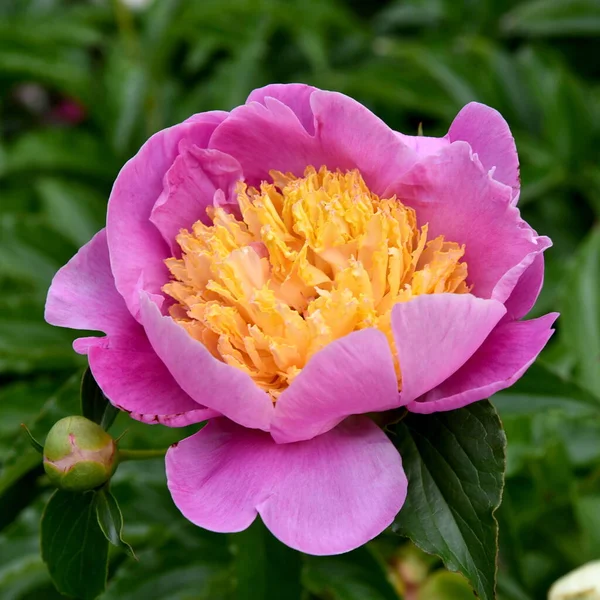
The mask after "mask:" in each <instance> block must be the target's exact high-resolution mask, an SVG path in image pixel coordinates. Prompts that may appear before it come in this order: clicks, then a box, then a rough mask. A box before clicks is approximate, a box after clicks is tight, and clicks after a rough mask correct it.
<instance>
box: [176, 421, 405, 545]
mask: <svg viewBox="0 0 600 600" xmlns="http://www.w3.org/2000/svg"><path fill="white" fill-rule="evenodd" d="M167 481H168V485H169V490H170V491H171V495H172V496H173V500H174V502H175V504H176V505H177V507H178V508H179V510H180V511H181V512H182V513H183V515H184V516H185V517H186V518H187V519H189V520H190V521H191V522H192V523H195V524H196V525H199V526H201V527H204V528H206V529H210V530H211V531H218V532H235V531H241V530H243V529H246V528H247V527H248V526H249V525H250V524H251V523H252V522H253V521H254V519H255V518H256V515H257V513H258V514H260V515H261V517H262V519H263V521H264V523H265V525H266V526H267V527H268V528H269V529H270V531H271V532H272V533H273V534H274V535H275V536H276V537H277V538H278V539H280V540H281V541H282V542H283V543H284V544H287V545H288V546H290V547H292V548H295V549H297V550H300V551H302V552H307V553H309V554H316V555H328V554H338V553H341V552H347V551H349V550H352V549H354V548H357V547H358V546H360V545H362V544H364V543H365V542H367V541H369V540H370V539H372V538H373V537H375V536H376V535H377V534H379V533H381V531H383V530H384V529H385V528H386V527H387V526H388V525H389V524H390V523H391V522H392V520H393V519H394V517H395V516H396V514H397V513H398V511H399V510H400V508H401V507H402V505H403V504H404V500H405V498H406V488H407V481H406V476H405V474H404V471H403V469H402V461H401V459H400V455H399V454H398V451H397V450H396V448H395V447H394V446H393V444H392V443H391V442H390V441H389V439H388V438H387V437H386V435H385V434H384V433H383V431H381V430H380V429H379V428H378V427H377V426H376V425H375V424H374V423H373V422H372V421H371V420H369V419H368V418H366V417H353V418H351V419H348V420H347V421H344V422H343V423H341V424H340V425H338V426H337V427H336V428H335V429H332V430H330V431H328V432H327V433H325V434H323V435H320V436H318V437H316V438H314V439H312V440H308V441H304V442H298V443H294V444H276V443H275V442H274V441H273V439H272V438H271V436H270V435H268V434H266V433H263V432H260V431H256V430H249V429H244V428H242V427H239V426H238V425H235V424H234V423H232V422H231V421H228V420H226V419H214V420H212V421H211V422H210V423H209V424H208V425H207V426H206V427H205V428H204V429H202V430H201V431H200V432H198V433H197V434H195V435H193V436H191V437H189V438H187V439H185V440H183V441H182V442H179V444H176V445H175V446H173V447H171V449H169V451H168V453H167Z"/></svg>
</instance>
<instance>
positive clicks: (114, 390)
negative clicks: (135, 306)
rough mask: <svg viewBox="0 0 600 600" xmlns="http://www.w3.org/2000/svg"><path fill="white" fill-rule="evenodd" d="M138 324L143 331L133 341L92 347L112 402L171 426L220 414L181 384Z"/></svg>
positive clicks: (98, 372)
mask: <svg viewBox="0 0 600 600" xmlns="http://www.w3.org/2000/svg"><path fill="white" fill-rule="evenodd" d="M136 325H137V326H138V327H139V329H140V333H139V334H138V335H137V336H136V338H135V340H133V339H131V340H128V341H129V344H127V343H123V342H124V341H123V340H120V343H116V344H115V343H113V342H112V340H106V341H105V340H103V342H104V343H97V344H94V345H92V346H91V347H90V348H89V353H88V358H89V362H90V368H91V370H92V374H93V375H94V378H95V379H96V381H97V382H98V385H99V386H100V389H101V390H102V391H103V392H104V394H105V395H106V397H107V398H108V399H109V400H110V401H111V403H112V404H114V405H115V406H116V407H117V408H119V409H121V410H123V411H125V412H128V413H129V415H130V416H131V417H133V418H134V419H136V420H138V421H142V422H143V423H151V424H153V423H161V424H162V425H167V426H168V427H183V426H185V425H189V424H191V423H200V422H201V421H206V419H210V418H212V417H215V416H218V413H217V412H215V411H213V410H211V409H209V408H205V407H203V406H200V405H199V404H198V403H197V402H194V401H193V400H192V399H191V398H190V397H189V396H188V395H187V394H186V393H185V392H184V391H183V390H182V389H181V388H180V387H179V385H178V384H177V383H176V382H175V380H174V379H173V377H172V375H171V374H170V373H169V371H168V370H167V368H166V367H165V365H164V364H163V363H162V362H161V360H160V359H159V358H158V356H156V353H155V352H154V350H152V347H151V346H150V344H149V342H148V340H147V339H146V337H145V334H144V332H143V330H142V328H141V327H140V326H139V325H138V324H137V323H136Z"/></svg>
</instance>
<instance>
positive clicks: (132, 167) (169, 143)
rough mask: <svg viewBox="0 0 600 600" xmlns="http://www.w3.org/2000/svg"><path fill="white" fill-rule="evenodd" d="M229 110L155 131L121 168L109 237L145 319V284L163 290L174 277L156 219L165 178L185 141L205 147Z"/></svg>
mask: <svg viewBox="0 0 600 600" xmlns="http://www.w3.org/2000/svg"><path fill="white" fill-rule="evenodd" d="M226 116H227V113H225V112H221V111H214V112H207V113H202V114H200V115H196V116H195V118H193V119H189V120H188V121H186V122H184V123H181V124H179V125H175V126H174V127H170V128H168V129H164V130H162V131H159V132H158V133H156V134H154V135H153V136H152V137H151V138H150V139H149V140H148V141H147V142H146V143H145V144H144V145H143V146H142V148H141V149H140V151H139V152H138V153H137V154H136V155H135V156H134V157H133V158H132V159H130V160H129V161H128V162H127V164H126V165H125V166H124V167H123V168H122V169H121V172H120V173H119V175H118V177H117V180H116V181H115V184H114V186H113V189H112V192H111V195H110V199H109V202H108V214H107V225H106V230H107V236H108V247H109V250H110V258H111V265H112V272H113V275H114V278H115V282H116V287H117V290H119V292H120V294H121V295H122V296H123V298H124V299H125V303H126V304H127V307H128V308H129V310H130V312H131V314H132V315H133V316H134V317H135V318H136V319H139V290H140V286H141V282H143V286H144V289H146V290H147V291H149V292H150V293H159V292H160V288H161V287H162V285H163V284H164V283H165V281H167V280H168V279H169V272H168V270H167V267H166V266H165V264H164V259H165V258H168V256H170V250H169V247H168V246H167V244H166V242H165V241H164V240H163V238H162V236H161V234H160V232H159V231H158V230H157V229H156V227H155V226H154V225H153V223H152V222H151V221H150V214H151V212H152V207H153V206H154V204H155V202H156V201H157V199H158V197H159V196H160V194H161V193H162V191H163V177H164V175H165V173H166V172H167V170H168V169H169V167H170V166H171V165H172V164H173V162H174V161H175V159H176V158H177V156H178V154H179V144H180V142H181V141H182V140H187V141H188V142H189V143H192V144H195V145H196V146H198V147H200V148H205V147H206V145H207V143H208V140H209V138H210V135H211V134H212V132H213V131H214V129H215V128H216V127H217V125H218V124H219V123H220V122H221V121H223V119H225V118H226Z"/></svg>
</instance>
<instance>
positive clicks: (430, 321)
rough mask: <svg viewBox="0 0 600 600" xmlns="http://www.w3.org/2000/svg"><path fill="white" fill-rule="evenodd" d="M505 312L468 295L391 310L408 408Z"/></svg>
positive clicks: (466, 354) (452, 368)
mask: <svg viewBox="0 0 600 600" xmlns="http://www.w3.org/2000/svg"><path fill="white" fill-rule="evenodd" d="M505 312H506V310H505V308H504V306H503V305H502V304H501V303H500V302H496V301H495V300H482V299H481V298H476V297H475V296H472V295H471V294H435V295H430V296H429V295H424V296H417V297H416V298H414V299H413V300H410V301H409V302H402V303H399V304H396V306H395V307H394V308H393V309H392V329H393V332H394V340H395V342H396V348H397V351H398V359H399V362H400V370H401V371H402V401H403V404H407V403H408V402H411V401H412V400H415V399H416V398H418V397H419V396H421V395H422V394H424V393H425V392H427V391H429V390H431V389H433V388H434V387H435V386H437V385H439V384H440V383H441V382H442V381H444V380H445V379H447V378H448V377H450V376H451V375H452V374H453V373H454V372H455V371H456V370H458V369H459V368H460V367H462V365H463V364H465V362H466V361H467V360H468V359H469V358H471V356H472V355H473V353H474V352H475V351H476V350H477V348H479V347H480V346H481V344H482V343H483V342H484V340H485V339H486V338H487V336H488V335H489V334H490V332H491V331H492V330H493V329H494V327H495V326H496V324H497V323H498V322H499V321H500V319H501V318H502V317H503V316H504V313H505Z"/></svg>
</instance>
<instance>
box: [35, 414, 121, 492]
mask: <svg viewBox="0 0 600 600" xmlns="http://www.w3.org/2000/svg"><path fill="white" fill-rule="evenodd" d="M117 463H118V453H117V445H116V443H115V441H114V440H113V439H112V438H111V437H110V435H108V433H106V432H105V431H104V430H103V429H102V427H100V426H99V425H96V423H94V422H92V421H90V420H88V419H86V418H85V417H78V416H75V417H65V418H64V419H61V420H60V421H58V422H57V423H55V424H54V426H53V427H52V429H51V430H50V432H49V433H48V437H47V438H46V445H45V446H44V469H45V471H46V473H47V475H48V477H49V478H50V480H51V481H52V483H54V485H56V486H57V487H59V488H61V489H63V490H69V491H72V492H83V491H85V490H92V489H94V488H97V487H98V486H100V485H102V484H103V483H105V482H107V481H108V480H109V479H110V477H111V476H112V474H113V473H114V472H115V469H116V468H117Z"/></svg>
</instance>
